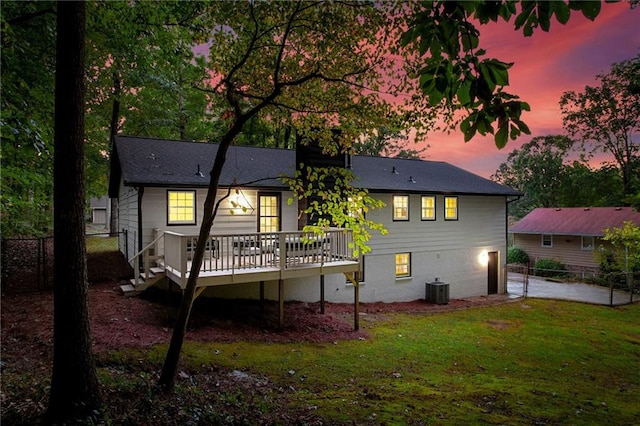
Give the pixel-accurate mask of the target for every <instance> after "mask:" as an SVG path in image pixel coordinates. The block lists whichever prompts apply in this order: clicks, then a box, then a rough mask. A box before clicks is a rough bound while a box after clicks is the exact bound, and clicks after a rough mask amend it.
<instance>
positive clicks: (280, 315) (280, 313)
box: [278, 278, 284, 329]
mask: <svg viewBox="0 0 640 426" xmlns="http://www.w3.org/2000/svg"><path fill="white" fill-rule="evenodd" d="M278 305H279V306H278V327H280V328H281V329H282V328H284V280H283V279H282V278H280V279H279V280H278Z"/></svg>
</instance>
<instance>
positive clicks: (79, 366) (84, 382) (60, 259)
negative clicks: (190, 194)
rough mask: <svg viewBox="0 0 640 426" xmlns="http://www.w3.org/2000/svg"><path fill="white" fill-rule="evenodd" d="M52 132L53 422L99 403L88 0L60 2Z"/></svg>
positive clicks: (91, 409)
mask: <svg viewBox="0 0 640 426" xmlns="http://www.w3.org/2000/svg"><path fill="white" fill-rule="evenodd" d="M57 28H58V35H57V46H56V50H57V53H56V89H55V131H54V148H55V152H54V219H53V220H54V238H55V240H54V253H55V254H54V265H55V272H54V314H53V315H54V318H53V371H52V377H51V390H50V395H49V407H48V410H47V413H46V416H45V421H46V422H48V423H62V422H67V421H69V422H73V421H74V420H73V419H86V417H87V416H90V415H93V413H94V410H96V409H98V408H99V407H100V404H101V398H100V390H99V386H98V379H97V375H96V369H95V362H94V359H93V354H92V352H91V338H90V333H89V310H88V306H87V267H86V247H85V230H84V155H83V154H84V150H83V144H84V34H85V5H84V3H83V2H59V3H58V17H57Z"/></svg>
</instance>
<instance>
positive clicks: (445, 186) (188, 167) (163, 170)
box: [110, 136, 521, 196]
mask: <svg viewBox="0 0 640 426" xmlns="http://www.w3.org/2000/svg"><path fill="white" fill-rule="evenodd" d="M217 149H218V145H217V144H213V143H202V142H185V141H171V140H163V139H152V138H139V137H129V136H118V137H116V140H115V155H114V158H113V159H112V165H111V182H110V194H111V195H112V196H115V194H117V184H118V182H119V179H120V176H122V177H123V179H124V183H125V185H130V186H135V185H143V186H166V187H177V186H179V187H202V186H207V185H208V183H209V171H210V170H211V168H212V166H213V161H214V159H215V155H216V152H217ZM295 157H296V156H295V151H290V150H283V149H274V148H258V147H252V146H231V147H230V148H229V150H228V152H227V158H226V162H225V165H224V168H223V171H222V176H221V179H220V184H221V185H222V186H227V185H230V184H232V183H233V182H234V179H235V180H236V182H237V183H238V184H246V183H247V182H253V181H257V180H259V179H264V178H277V177H278V176H279V175H281V174H292V172H293V171H294V167H295V161H296V159H295ZM198 167H199V168H200V171H201V172H202V174H203V175H204V177H199V176H198V175H197V171H198ZM394 168H395V171H396V172H397V174H396V173H393V170H394ZM352 169H353V172H354V174H355V175H356V176H357V179H358V180H357V181H356V182H355V184H356V185H357V186H361V187H364V188H367V189H369V190H370V191H388V192H422V193H425V192H428V193H445V194H477V195H501V196H517V195H521V193H519V192H518V191H515V190H513V189H511V188H508V187H506V186H503V185H499V184H497V183H495V182H492V181H490V180H488V179H485V178H482V177H480V176H477V175H474V174H473V173H469V172H467V171H465V170H462V169H460V168H458V167H455V166H452V165H450V164H448V163H444V162H439V161H423V160H406V159H399V158H385V157H370V156H354V157H353V159H352ZM251 186H253V187H269V188H283V187H284V186H283V184H282V183H281V182H280V181H278V180H276V179H268V180H262V181H259V182H255V183H253V184H252V185H251Z"/></svg>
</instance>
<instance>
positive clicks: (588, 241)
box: [582, 237, 594, 251]
mask: <svg viewBox="0 0 640 426" xmlns="http://www.w3.org/2000/svg"><path fill="white" fill-rule="evenodd" d="M593 246H594V241H593V237H582V250H591V251H593Z"/></svg>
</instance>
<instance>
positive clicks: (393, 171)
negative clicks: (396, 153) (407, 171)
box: [391, 166, 400, 175]
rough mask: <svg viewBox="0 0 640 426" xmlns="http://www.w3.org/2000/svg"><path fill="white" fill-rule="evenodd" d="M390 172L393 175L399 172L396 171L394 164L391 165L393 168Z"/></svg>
mask: <svg viewBox="0 0 640 426" xmlns="http://www.w3.org/2000/svg"><path fill="white" fill-rule="evenodd" d="M391 173H392V174H394V175H399V174H400V173H398V171H397V170H396V166H393V169H391Z"/></svg>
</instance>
